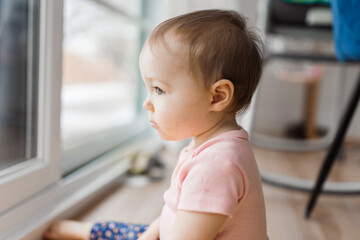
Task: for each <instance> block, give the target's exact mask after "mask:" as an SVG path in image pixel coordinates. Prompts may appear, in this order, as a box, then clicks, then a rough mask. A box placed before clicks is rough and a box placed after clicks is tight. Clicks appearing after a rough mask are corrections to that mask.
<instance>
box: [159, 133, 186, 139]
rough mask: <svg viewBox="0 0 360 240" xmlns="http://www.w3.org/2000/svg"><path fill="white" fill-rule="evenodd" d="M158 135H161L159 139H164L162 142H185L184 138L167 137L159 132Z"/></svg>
mask: <svg viewBox="0 0 360 240" xmlns="http://www.w3.org/2000/svg"><path fill="white" fill-rule="evenodd" d="M157 132H158V134H159V137H160V138H161V139H162V140H165V141H180V140H183V139H184V138H179V137H174V136H170V135H167V134H165V133H163V132H161V131H157Z"/></svg>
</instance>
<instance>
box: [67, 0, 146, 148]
mask: <svg viewBox="0 0 360 240" xmlns="http://www.w3.org/2000/svg"><path fill="white" fill-rule="evenodd" d="M115 3H116V5H115ZM124 3H125V1H99V2H97V1H89V0H77V1H72V0H67V1H65V2H64V4H65V5H64V41H63V86H62V113H61V115H62V116H61V127H62V139H63V141H66V140H69V139H74V138H80V137H87V136H89V135H91V134H94V133H98V132H101V131H104V130H108V129H111V128H114V127H119V126H122V125H126V124H128V123H131V122H132V121H133V120H134V118H135V115H136V101H137V85H138V81H137V80H138V70H137V68H138V56H139V46H140V44H139V43H140V36H141V28H140V25H139V24H138V20H137V17H136V16H137V15H138V13H137V12H136V11H135V10H134V9H139V10H140V9H141V5H140V1H126V4H124ZM79 10H81V11H79Z"/></svg>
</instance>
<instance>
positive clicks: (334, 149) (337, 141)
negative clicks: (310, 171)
mask: <svg viewBox="0 0 360 240" xmlns="http://www.w3.org/2000/svg"><path fill="white" fill-rule="evenodd" d="M359 97H360V74H359V77H358V80H357V83H356V86H355V88H354V91H353V93H352V96H351V98H350V100H349V103H348V105H347V107H346V110H345V113H344V115H343V118H342V119H341V122H340V124H339V128H338V130H337V132H336V135H335V138H334V140H333V142H332V144H331V146H330V148H329V151H328V153H327V156H326V158H325V160H324V163H323V166H322V168H321V171H320V173H319V176H318V179H317V181H316V184H315V188H314V189H313V191H312V193H311V198H310V201H309V202H308V205H307V208H306V213H305V217H306V218H309V217H310V216H311V212H312V210H313V208H314V206H315V203H316V200H317V198H318V196H319V194H320V193H321V191H322V187H323V184H324V182H325V180H326V177H327V176H328V174H329V172H330V170H331V167H332V165H333V163H334V161H335V159H336V157H337V156H338V153H339V150H340V148H341V146H342V143H343V140H344V137H345V134H346V131H347V129H348V127H349V125H350V122H351V118H352V116H353V115H354V112H355V110H356V106H357V104H358V102H359Z"/></svg>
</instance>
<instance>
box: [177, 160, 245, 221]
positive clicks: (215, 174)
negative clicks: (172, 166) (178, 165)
mask: <svg viewBox="0 0 360 240" xmlns="http://www.w3.org/2000/svg"><path fill="white" fill-rule="evenodd" d="M200 155H201V156H200ZM200 155H199V156H198V157H197V158H196V159H192V160H193V162H192V163H191V164H190V165H189V166H188V169H187V173H186V175H185V176H184V179H183V181H182V184H181V186H180V188H181V194H180V199H179V204H178V210H187V211H196V212H207V213H217V214H222V215H227V216H230V217H232V216H233V214H234V213H235V210H236V207H237V205H238V203H239V200H240V199H241V198H242V196H243V194H244V189H245V184H244V178H243V174H242V172H241V171H240V169H239V168H238V167H237V166H236V165H235V164H234V163H233V162H232V161H231V160H230V159H224V156H223V155H222V156H221V155H220V154H219V155H214V154H211V153H204V154H200Z"/></svg>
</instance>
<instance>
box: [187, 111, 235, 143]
mask: <svg viewBox="0 0 360 240" xmlns="http://www.w3.org/2000/svg"><path fill="white" fill-rule="evenodd" d="M240 129H241V127H240V126H239V125H238V124H237V122H236V118H235V115H231V116H225V117H223V118H221V119H220V120H219V121H217V122H216V123H215V125H214V126H213V127H211V128H210V129H208V130H207V131H205V132H203V133H201V134H200V135H198V136H194V137H193V141H192V142H191V143H190V145H189V148H190V149H195V148H197V147H199V146H200V145H201V144H203V143H204V142H206V141H207V140H209V139H211V138H214V137H216V136H217V135H220V134H222V133H224V132H228V131H232V130H240Z"/></svg>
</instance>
